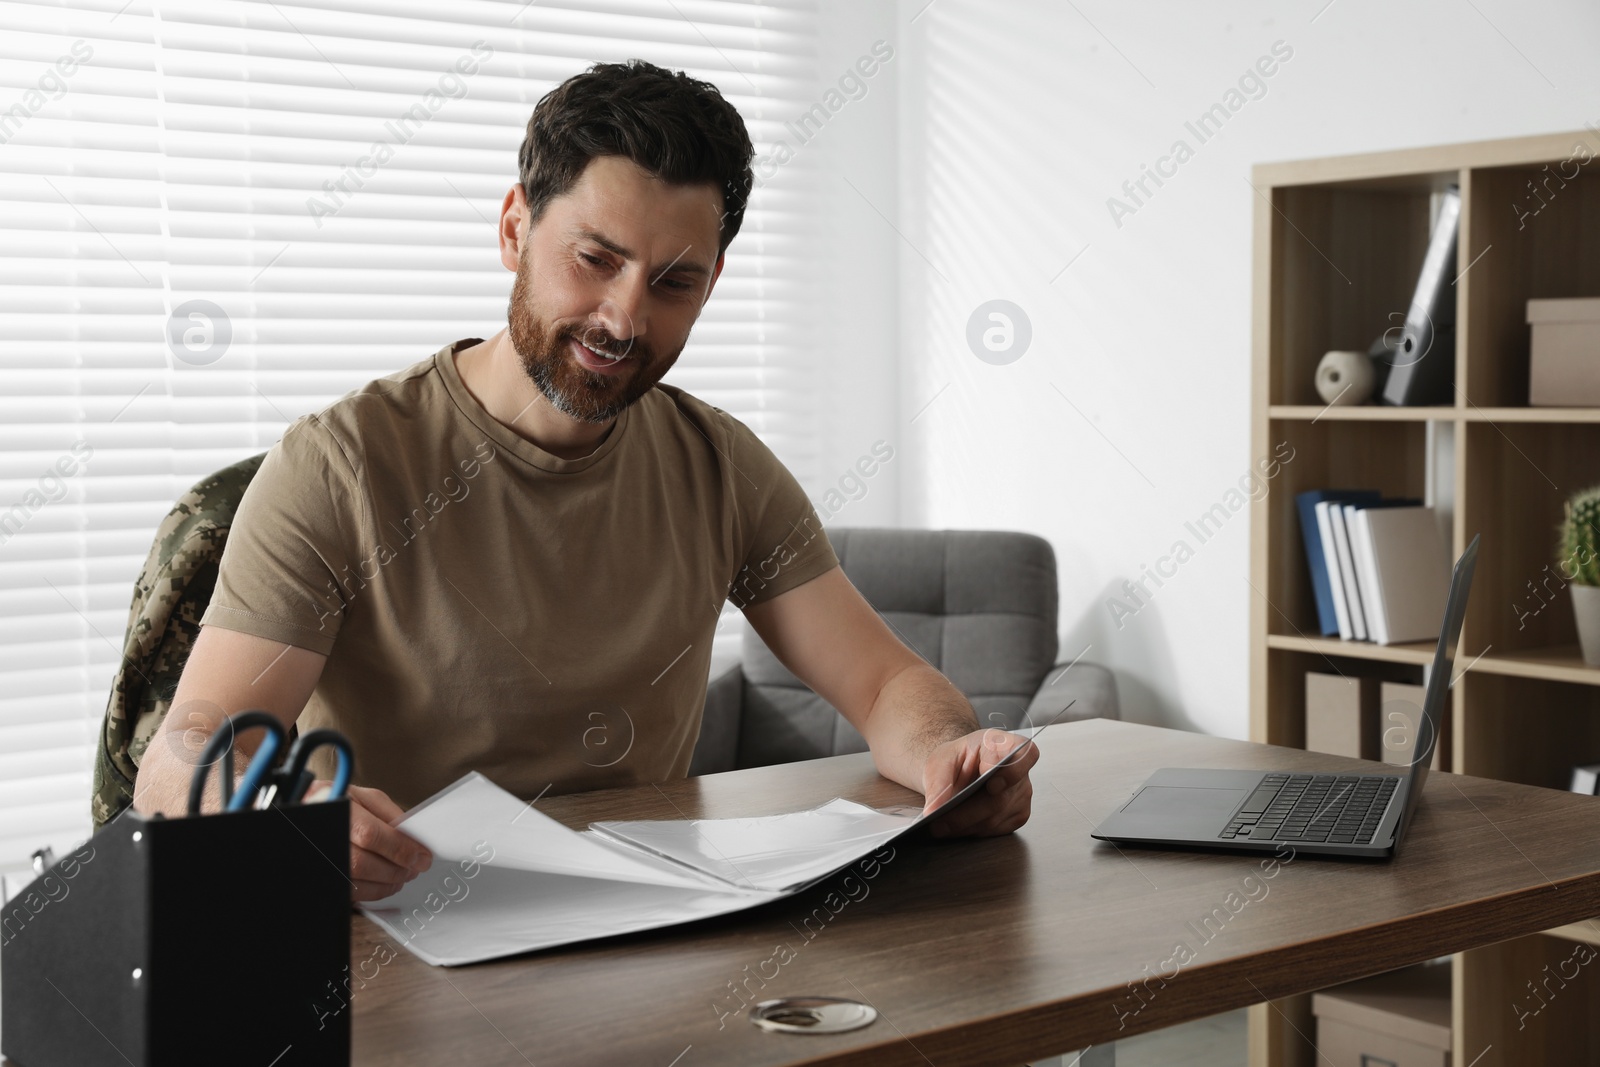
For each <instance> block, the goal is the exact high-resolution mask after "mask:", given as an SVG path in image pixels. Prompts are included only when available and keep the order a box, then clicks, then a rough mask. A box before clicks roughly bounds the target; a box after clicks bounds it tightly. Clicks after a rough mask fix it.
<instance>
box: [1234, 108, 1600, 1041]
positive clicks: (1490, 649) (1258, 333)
mask: <svg viewBox="0 0 1600 1067" xmlns="http://www.w3.org/2000/svg"><path fill="white" fill-rule="evenodd" d="M1579 145H1582V146H1583V148H1584V150H1585V151H1587V152H1588V153H1590V154H1591V155H1592V156H1594V157H1597V158H1595V159H1594V160H1593V161H1591V162H1588V163H1581V164H1580V163H1578V162H1577V159H1578V158H1579V155H1580V154H1579V153H1576V152H1575V149H1576V146H1579ZM1563 164H1564V165H1563ZM1547 166H1548V168H1549V169H1548V170H1546V169H1545V168H1546V167H1547ZM1530 182H1534V183H1537V196H1536V192H1535V189H1534V187H1531V186H1530V185H1529V183H1530ZM1253 184H1254V185H1255V187H1256V189H1257V190H1259V191H1260V193H1261V194H1262V195H1261V196H1259V197H1257V198H1256V206H1255V236H1254V241H1255V244H1254V261H1255V263H1254V285H1253V292H1252V303H1253V308H1254V318H1253V326H1252V332H1253V342H1252V350H1253V351H1252V366H1253V368H1254V374H1253V382H1252V398H1251V454H1252V456H1253V457H1269V456H1272V455H1273V454H1274V450H1275V449H1276V448H1279V447H1280V446H1281V445H1283V444H1284V443H1288V444H1289V445H1290V446H1292V447H1293V448H1294V457H1293V459H1292V460H1291V461H1290V462H1287V463H1284V464H1283V465H1282V467H1281V469H1280V471H1279V473H1278V474H1277V476H1276V477H1275V478H1274V479H1273V480H1272V490H1271V492H1270V493H1269V494H1267V495H1266V496H1265V497H1263V498H1262V499H1260V500H1257V501H1255V502H1254V503H1252V505H1251V518H1250V521H1251V533H1250V538H1251V546H1252V551H1251V564H1250V581H1251V586H1252V589H1253V590H1254V592H1253V593H1252V596H1251V608H1250V724H1251V736H1252V738H1253V739H1254V740H1257V741H1264V742H1267V743H1269V744H1277V745H1293V746H1302V745H1303V744H1304V743H1305V727H1304V716H1305V686H1304V676H1305V672H1306V671H1307V670H1320V671H1335V670H1337V671H1339V672H1341V673H1351V672H1352V671H1360V672H1361V673H1363V674H1368V675H1373V676H1379V677H1385V678H1392V679H1395V680H1410V681H1419V680H1420V678H1421V668H1422V666H1423V665H1425V664H1427V663H1428V662H1430V660H1431V658H1432V651H1433V646H1432V643H1431V642H1422V643H1417V644H1407V645H1394V646H1388V647H1383V646H1378V645H1373V644H1370V643H1365V642H1356V641H1341V640H1338V639H1337V638H1326V637H1323V636H1321V634H1320V632H1319V629H1318V627H1317V616H1316V606H1315V602H1314V600H1313V597H1312V592H1311V582H1310V578H1309V575H1308V571H1307V567H1306V559H1305V551H1304V548H1303V545H1302V541H1301V534H1300V528H1299V519H1298V516H1297V514H1296V512H1295V505H1294V497H1295V494H1296V493H1299V492H1302V491H1305V490H1308V489H1323V488H1366V489H1377V490H1380V491H1382V492H1383V494H1384V495H1385V496H1409V497H1428V498H1429V499H1431V500H1433V501H1435V502H1436V503H1437V504H1438V505H1439V506H1440V508H1441V512H1448V520H1449V539H1450V544H1451V548H1452V552H1453V553H1454V554H1459V553H1460V552H1461V551H1463V550H1464V549H1465V548H1466V545H1467V543H1468V542H1469V541H1470V540H1471V539H1472V537H1473V535H1475V534H1479V533H1481V534H1482V536H1483V544H1482V547H1481V549H1480V552H1479V556H1478V567H1477V574H1476V576H1475V579H1474V583H1473V591H1472V600H1471V604H1470V607H1469V609H1468V612H1467V618H1466V624H1465V627H1464V630H1463V633H1462V641H1461V647H1460V649H1459V650H1458V655H1457V661H1456V670H1457V672H1458V675H1459V681H1458V682H1457V684H1456V686H1455V688H1454V690H1453V694H1452V706H1451V709H1450V721H1449V722H1448V723H1447V724H1446V742H1447V744H1446V749H1445V751H1444V753H1443V759H1444V761H1445V766H1446V767H1447V768H1449V769H1453V770H1455V771H1458V772H1460V773H1463V774H1472V775H1478V776H1480V777H1489V778H1499V779H1504V780H1510V781H1517V782H1523V783H1527V784H1530V785H1538V786H1545V787H1548V788H1552V789H1563V788H1565V787H1566V785H1567V777H1568V774H1569V771H1570V768H1571V766H1572V765H1573V764H1575V763H1581V762H1592V761H1600V669H1596V668H1593V667H1588V666H1586V665H1585V664H1584V663H1583V660H1582V657H1581V656H1580V655H1579V654H1578V649H1577V644H1576V642H1577V635H1576V630H1575V627H1574V624H1573V619H1572V608H1571V604H1570V600H1569V598H1568V597H1567V595H1566V594H1565V592H1564V590H1562V591H1552V590H1551V589H1550V588H1549V587H1548V585H1547V586H1546V587H1545V591H1544V593H1543V596H1542V597H1541V596H1540V595H1539V594H1537V593H1536V592H1535V587H1536V586H1537V585H1538V584H1539V583H1541V582H1545V581H1546V580H1547V579H1549V578H1550V576H1551V575H1552V574H1554V559H1555V556H1554V545H1555V541H1556V524H1557V522H1559V520H1560V518H1561V514H1562V502H1563V501H1564V500H1565V498H1566V497H1567V495H1568V494H1569V493H1571V492H1572V491H1573V490H1575V489H1579V488H1582V487H1585V486H1588V485H1593V484H1596V483H1600V408H1533V407H1529V406H1528V351H1529V333H1528V326H1527V324H1526V321H1525V311H1526V303H1527V301H1528V299H1529V298H1540V297H1574V296H1600V135H1597V134H1595V133H1591V132H1589V131H1578V132H1575V133H1570V134H1551V135H1543V136H1538V137H1526V138H1518V139H1514V140H1504V141H1486V142H1480V143H1474V144H1461V145H1447V146H1439V147H1433V148H1419V149H1410V150H1405V151H1397V152H1385V153H1378V154H1372V155H1362V156H1345V157H1339V158H1335V159H1322V160H1309V161H1304V162H1294V163H1275V164H1266V165H1261V166H1257V167H1256V168H1255V169H1254V175H1253ZM1451 184H1455V185H1459V187H1460V190H1461V197H1462V207H1461V230H1460V236H1459V245H1458V250H1459V255H1458V259H1457V263H1458V270H1460V269H1461V268H1462V267H1465V270H1463V271H1462V272H1461V273H1460V274H1459V276H1458V278H1457V280H1456V300H1457V306H1456V310H1457V322H1458V328H1457V338H1456V352H1455V360H1456V380H1455V384H1456V396H1455V402H1454V403H1453V404H1451V405H1449V406H1444V407H1427V408H1421V407H1419V408H1385V407H1378V406H1362V407H1333V408H1329V407H1325V406H1324V405H1323V404H1322V403H1321V401H1320V399H1319V398H1318V397H1317V394H1316V390H1315V388H1314V385H1313V374H1314V372H1315V369H1316V365H1317V362H1318V360H1320V359H1321V357H1322V354H1323V353H1324V352H1325V351H1327V350H1329V349H1336V348H1338V349H1352V348H1353V349H1361V350H1365V349H1366V348H1367V347H1368V345H1369V344H1371V342H1372V340H1373V339H1374V338H1375V337H1377V336H1378V335H1379V334H1381V333H1382V332H1383V331H1384V330H1386V329H1388V328H1390V327H1392V326H1395V325H1397V324H1398V323H1399V322H1400V321H1402V320H1403V316H1404V312H1405V310H1406V306H1407V305H1408V304H1409V302H1410V299H1411V294H1412V289H1413V288H1414V286H1415V283H1416V276H1417V272H1418V269H1419V268H1420V266H1421V263H1422V258H1423V254H1424V253H1425V251H1426V249H1427V242H1428V236H1429V226H1430V221H1431V220H1430V198H1431V196H1432V194H1433V193H1435V192H1437V191H1439V190H1442V189H1443V188H1445V187H1446V186H1448V185H1451ZM1535 207H1537V208H1538V210H1537V211H1536V212H1535V211H1534V210H1533V209H1534V208H1535ZM1397 316H1398V317H1397ZM1547 565H1548V566H1549V567H1550V570H1548V571H1547V570H1546V569H1545V568H1546V567H1547ZM1597 847H1600V845H1597ZM1577 942H1588V943H1590V944H1600V920H1597V921H1595V922H1593V923H1577V924H1574V925H1572V926H1568V927H1563V928H1561V929H1560V930H1555V931H1548V932H1547V933H1545V934H1537V935H1534V936H1532V937H1525V938H1518V939H1516V940H1513V941H1508V942H1505V943H1503V944H1499V945H1494V946H1490V947H1488V948H1483V949H1476V950H1473V951H1470V952H1464V953H1460V954H1458V955H1456V956H1455V957H1454V958H1453V960H1452V986H1453V1005H1452V1011H1453V1030H1454V1036H1453V1039H1454V1043H1455V1044H1454V1050H1453V1056H1452V1062H1454V1063H1457V1064H1461V1065H1467V1064H1472V1065H1473V1067H1512V1065H1516V1064H1525V1063H1595V1062H1600V1029H1597V1027H1596V1026H1595V1025H1594V1024H1593V1023H1591V1022H1590V1021H1589V1020H1591V1019H1595V1018H1600V968H1594V973H1593V974H1590V973H1589V971H1590V968H1584V970H1583V973H1582V974H1581V975H1580V977H1579V978H1578V979H1576V980H1573V981H1572V982H1569V983H1568V985H1567V987H1566V988H1565V989H1564V990H1563V991H1562V993H1561V995H1560V997H1559V998H1557V999H1554V1000H1552V1002H1551V1003H1550V1004H1549V1005H1548V1007H1546V1008H1545V1009H1544V1010H1542V1011H1541V1012H1540V1013H1539V1015H1538V1017H1537V1022H1536V1024H1535V1023H1534V1022H1533V1021H1530V1022H1529V1025H1527V1026H1526V1027H1524V1028H1522V1029H1519V1028H1518V1015H1517V1013H1516V1011H1515V1010H1514V1008H1513V1005H1514V1004H1516V1003H1520V1002H1521V1001H1522V1000H1526V998H1527V997H1528V995H1529V992H1528V987H1527V984H1526V983H1527V982H1528V981H1530V980H1535V979H1538V978H1540V977H1542V976H1543V972H1542V968H1543V967H1544V966H1545V965H1546V964H1552V965H1553V964H1555V963H1557V962H1560V961H1563V960H1566V959H1567V958H1568V956H1569V954H1570V953H1571V951H1572V949H1573V947H1574V945H1575V944H1576V943H1577ZM1519 998H1520V999H1519ZM1313 1033H1314V1024H1313V1020H1312V1017H1311V1009H1310V997H1309V996H1301V997H1291V998H1287V999H1285V1000H1281V1001H1275V1002H1273V1003H1272V1004H1270V1005H1258V1006H1256V1007H1254V1008H1252V1009H1251V1011H1250V1062H1251V1064H1252V1065H1253V1067H1311V1065H1312V1064H1313V1063H1315V1062H1317V1060H1316V1053H1315V1051H1314V1049H1313V1048H1312V1047H1311V1045H1310V1043H1309V1041H1308V1040H1307V1038H1309V1037H1310V1036H1311V1035H1313ZM1302 1035H1304V1036H1302Z"/></svg>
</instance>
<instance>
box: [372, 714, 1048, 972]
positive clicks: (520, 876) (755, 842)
mask: <svg viewBox="0 0 1600 1067" xmlns="http://www.w3.org/2000/svg"><path fill="white" fill-rule="evenodd" d="M1021 732H1022V733H1024V734H1025V735H1027V736H1029V737H1030V739H1031V737H1032V735H1033V734H1034V733H1036V731H1032V730H1030V731H1021ZM1026 747H1027V746H1023V748H1026ZM1017 751H1018V752H1020V751H1022V749H1020V748H1019V749H1018V750H1017ZM1004 765H1005V764H1004V763H1002V764H1001V765H1000V766H1004ZM998 769H999V768H998V767H996V768H992V769H991V770H989V771H987V772H985V773H984V774H983V775H981V776H979V778H978V779H976V780H975V781H973V782H972V783H970V784H969V785H968V786H967V787H966V788H964V789H962V790H961V791H960V792H959V793H957V794H956V795H955V796H953V797H951V798H950V799H949V800H948V801H946V802H945V803H944V804H941V805H940V806H939V807H938V809H936V810H935V811H932V812H929V813H926V814H921V813H908V812H905V811H878V810H876V809H873V808H869V807H867V806H865V805H862V804H857V803H855V802H854V801H849V800H844V799H838V798H836V799H834V800H830V801H829V802H827V803H826V804H822V805H820V806H818V807H815V808H811V809H808V810H805V811H796V812H789V813H785V814H781V815H769V816H762V817H754V818H734V819H664V820H638V821H625V822H602V823H595V824H593V825H592V826H591V827H590V828H589V829H587V830H582V831H579V830H572V829H569V828H568V827H566V826H565V825H563V824H561V823H559V822H557V821H556V820H554V819H552V818H550V817H549V816H547V815H545V814H543V813H542V812H540V811H538V810H537V809H536V808H534V807H533V805H531V804H528V803H525V802H524V801H522V800H519V799H518V798H517V797H515V796H513V795H512V794H510V793H508V792H506V791H505V790H503V789H501V788H500V787H499V786H497V785H495V784H494V783H493V782H491V781H489V779H487V778H485V777H484V776H483V775H481V774H478V773H477V772H473V773H471V774H467V775H465V776H464V777H462V778H461V779H459V780H458V781H456V782H454V783H453V784H451V785H449V786H447V787H445V788H444V789H443V790H441V791H440V792H439V793H437V794H435V795H434V796H432V797H430V798H429V799H427V800H425V801H423V802H422V803H421V804H419V805H417V807H415V808H413V809H412V810H411V811H409V812H407V813H406V815H405V817H404V818H403V819H402V820H401V821H400V823H399V824H398V825H399V826H400V828H401V829H403V830H404V831H405V832H406V833H407V834H410V835H411V836H412V837H414V838H416V839H417V840H418V841H420V842H422V844H424V845H426V846H427V847H428V849H429V850H430V851H431V852H432V853H433V857H434V860H433V866H432V867H430V868H429V869H428V870H426V871H424V872H423V873H422V874H420V875H418V876H417V877H416V878H414V879H413V880H412V881H411V882H409V883H408V884H407V885H406V886H405V887H404V888H402V889H401V890H400V891H399V892H397V893H395V894H393V895H392V896H389V897H385V898H384V899H382V900H378V901H371V902H368V903H363V904H362V905H361V909H362V911H364V912H366V914H367V915H368V916H370V917H371V918H372V919H373V921H375V922H376V923H378V925H379V926H381V927H383V928H384V929H385V930H386V931H388V933H389V934H390V935H391V936H392V937H393V938H394V939H395V941H396V942H398V943H399V944H401V945H403V946H405V947H406V948H407V949H408V950H410V951H411V952H412V953H414V954H415V955H417V956H418V957H420V958H421V959H423V960H426V961H427V962H428V963H431V964H434V965H436V966H455V965H458V964H465V963H476V962H479V961H481V960H488V959H495V958H497V957H500V956H509V955H514V954H516V953H521V952H530V951H533V950H536V949H544V948H553V947H555V946H558V945H566V944H573V943H576V942H580V941H588V940H592V939H594V938H600V937H611V936H615V935H617V934H627V933H635V932H638V931H641V930H652V929H656V928H659V927H663V926H673V925H676V924H678V923H685V922H691V921H693V920H695V919H704V918H709V917H711V916H715V915H725V914H729V913H731V912H736V911H743V910H744V909H746V908H753V907H756V906H757V905H760V904H765V903H768V902H769V901H773V900H778V899H781V898H783V897H786V896H790V895H793V894H794V893H798V892H800V891H801V890H803V889H805V888H806V887H808V886H811V885H814V884H816V883H817V882H819V881H821V880H822V879H824V878H827V877H828V876H829V875H831V874H834V873H835V872H837V871H839V870H841V869H843V868H845V867H848V866H849V865H850V864H852V863H854V862H856V861H857V860H859V859H861V858H862V857H864V856H867V855H869V854H871V853H872V852H874V851H876V850H878V849H879V848H881V847H882V846H883V845H885V844H887V843H889V842H890V841H893V840H894V839H896V838H898V837H900V836H901V835H903V834H905V833H907V832H909V831H910V830H912V829H914V828H916V827H917V826H919V825H921V824H922V823H924V822H926V821H928V820H929V819H932V818H936V817H938V816H940V815H942V814H944V813H945V812H946V811H948V810H950V809H951V808H953V807H954V806H956V805H957V804H959V803H961V802H962V801H963V800H965V799H966V798H967V797H968V796H970V795H971V794H972V793H973V792H975V791H976V790H977V789H978V788H980V787H981V786H982V784H983V783H984V782H985V781H986V780H987V779H988V777H989V776H990V775H991V774H993V773H994V772H995V771H996V770H998Z"/></svg>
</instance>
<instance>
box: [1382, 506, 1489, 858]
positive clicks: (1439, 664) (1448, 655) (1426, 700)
mask: <svg viewBox="0 0 1600 1067" xmlns="http://www.w3.org/2000/svg"><path fill="white" fill-rule="evenodd" d="M1480 539H1481V535H1479V536H1478V537H1474V538H1473V539H1472V543H1471V544H1470V545H1468V546H1467V550H1466V551H1465V552H1463V553H1461V558H1460V559H1458V560H1457V561H1456V569H1455V573H1454V574H1453V575H1451V578H1450V596H1449V599H1447V600H1446V601H1445V607H1444V625H1443V626H1441V627H1440V629H1439V647H1438V648H1437V649H1435V650H1434V653H1433V667H1432V669H1431V670H1430V671H1429V672H1428V688H1427V691H1426V693H1424V695H1423V698H1422V721H1421V722H1420V723H1419V724H1418V726H1417V736H1416V740H1415V743H1414V744H1413V746H1412V749H1411V784H1410V786H1409V787H1408V788H1407V790H1406V807H1405V811H1404V812H1402V813H1401V815H1400V824H1399V825H1398V826H1396V827H1395V832H1394V839H1395V844H1396V845H1398V844H1399V843H1400V840H1401V838H1402V837H1403V836H1404V835H1405V832H1406V828H1407V827H1408V826H1410V824H1411V816H1412V814H1413V813H1414V812H1415V811H1416V810H1417V801H1418V800H1419V799H1420V798H1421V797H1422V786H1423V784H1424V783H1425V782H1427V780H1428V765H1429V764H1430V763H1432V762H1433V750H1434V748H1435V747H1437V745H1438V744H1439V738H1440V736H1441V733H1442V724H1443V722H1444V717H1445V715H1447V714H1448V713H1449V708H1448V705H1447V704H1446V701H1447V700H1448V699H1449V695H1450V684H1451V674H1452V672H1453V671H1454V670H1455V659H1456V644H1457V642H1459V641H1460V640H1461V621H1462V619H1463V618H1465V617H1466V614H1467V593H1468V592H1470V591H1471V589H1472V569H1473V566H1474V565H1475V564H1476V563H1477V560H1478V541H1479V540H1480Z"/></svg>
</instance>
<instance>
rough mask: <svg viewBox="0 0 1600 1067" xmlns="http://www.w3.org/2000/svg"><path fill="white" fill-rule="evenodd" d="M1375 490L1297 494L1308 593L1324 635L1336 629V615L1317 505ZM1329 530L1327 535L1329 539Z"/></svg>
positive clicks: (1369, 495)
mask: <svg viewBox="0 0 1600 1067" xmlns="http://www.w3.org/2000/svg"><path fill="white" fill-rule="evenodd" d="M1376 499H1378V494H1377V493H1375V492H1372V491H1371V490H1367V489H1312V490H1309V491H1307V492H1304V493H1298V494H1296V496H1295V498H1294V503H1295V509H1296V510H1297V511H1298V512H1299V514H1300V537H1301V539H1302V540H1303V541H1304V542H1305V548H1306V564H1307V566H1308V567H1309V568H1310V571H1311V594H1312V597H1313V598H1314V599H1315V601H1316V605H1317V626H1318V628H1319V629H1320V630H1321V631H1322V634H1323V636H1325V637H1331V636H1333V635H1334V634H1337V633H1339V615H1338V612H1337V611H1335V609H1334V603H1333V585H1332V583H1331V582H1330V581H1329V578H1328V575H1329V571H1328V556H1327V554H1326V553H1325V552H1324V550H1323V537H1322V533H1321V528H1320V527H1319V525H1318V523H1317V510H1316V509H1317V505H1318V504H1320V503H1321V502H1322V501H1324V500H1329V501H1332V500H1340V501H1351V502H1361V501H1365V500H1376ZM1331 537H1332V534H1331V532H1330V534H1329V538H1330V540H1331Z"/></svg>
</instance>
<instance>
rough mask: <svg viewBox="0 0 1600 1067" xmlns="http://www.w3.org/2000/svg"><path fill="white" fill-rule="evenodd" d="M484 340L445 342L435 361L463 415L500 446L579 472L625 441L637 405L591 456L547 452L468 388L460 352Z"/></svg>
mask: <svg viewBox="0 0 1600 1067" xmlns="http://www.w3.org/2000/svg"><path fill="white" fill-rule="evenodd" d="M482 343H483V342H482V340H481V339H479V338H476V337H468V338H464V339H462V340H460V341H455V342H453V343H451V344H448V345H445V346H444V347H443V348H441V349H440V350H439V351H438V352H437V353H435V354H434V357H433V361H434V365H435V366H436V367H437V368H438V370H439V377H440V380H442V381H443V382H444V386H445V389H446V391H448V392H449V394H450V399H451V400H453V401H455V405H456V407H457V408H458V409H459V410H460V412H461V414H462V415H464V416H465V417H466V419H467V421H468V422H471V423H472V424H473V425H474V426H476V427H477V428H478V429H479V430H481V431H482V432H483V433H485V434H487V435H488V437H489V439H490V440H491V441H493V442H494V444H495V446H496V447H497V448H499V449H501V450H503V451H506V452H509V453H510V454H511V455H513V456H516V457H518V458H519V459H521V460H523V461H524V462H526V463H529V464H532V465H533V466H535V467H538V468H540V469H541V470H547V471H550V472H551V473H553V474H576V473H577V472H579V471H582V470H587V469H588V468H590V467H592V466H594V465H595V464H596V463H598V462H600V461H601V460H602V459H604V458H605V457H606V456H608V455H610V454H611V453H612V452H613V451H614V450H615V449H616V447H617V443H618V442H619V441H621V440H622V435H623V434H624V433H626V432H627V430H628V422H629V421H630V420H629V416H630V414H631V412H632V410H633V405H629V406H628V407H626V408H623V409H622V412H621V414H619V415H618V416H617V422H616V425H615V426H613V427H612V428H611V432H610V433H609V434H607V435H606V439H605V440H604V441H601V442H600V447H598V448H596V449H595V450H594V451H593V452H591V453H589V454H588V455H587V456H582V457H580V458H578V459H562V458H561V457H560V456H557V455H555V454H554V453H551V452H546V451H545V450H544V449H542V448H540V447H539V446H538V445H536V444H534V443H533V442H532V441H529V440H528V439H527V438H525V437H523V436H521V435H520V434H518V433H516V432H514V431H513V430H512V429H511V428H510V427H509V426H506V425H505V424H504V423H502V422H500V420H498V419H496V418H495V417H494V416H492V415H490V414H489V413H488V412H487V411H486V410H484V407H483V405H482V404H480V403H478V400H477V398H476V397H474V396H473V395H472V393H471V392H470V391H468V389H467V386H466V383H465V382H463V381H462V380H461V372H460V371H459V370H457V369H456V358H455V357H456V353H457V352H460V351H461V350H463V349H466V348H471V347H472V346H473V345H477V344H482Z"/></svg>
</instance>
